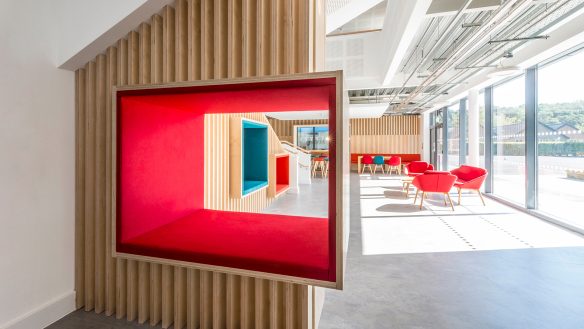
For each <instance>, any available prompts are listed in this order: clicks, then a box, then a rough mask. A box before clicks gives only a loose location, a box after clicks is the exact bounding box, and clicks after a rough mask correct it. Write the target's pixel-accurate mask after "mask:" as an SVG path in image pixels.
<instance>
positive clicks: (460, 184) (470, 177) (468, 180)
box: [450, 165, 488, 206]
mask: <svg viewBox="0 0 584 329" xmlns="http://www.w3.org/2000/svg"><path fill="white" fill-rule="evenodd" d="M450 173H451V174H453V175H455V176H456V177H457V179H456V182H455V183H454V187H456V189H457V190H458V204H459V205H460V196H461V191H462V190H471V191H476V192H477V194H478V195H479V197H480V198H481V202H482V203H483V206H485V205H486V204H485V200H484V199H483V195H482V193H481V186H482V185H483V183H484V182H485V179H486V178H487V175H488V172H487V170H486V169H483V168H479V167H473V166H467V165H462V166H460V167H459V168H456V169H454V170H452V171H450Z"/></svg>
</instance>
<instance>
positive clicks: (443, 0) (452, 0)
mask: <svg viewBox="0 0 584 329" xmlns="http://www.w3.org/2000/svg"><path fill="white" fill-rule="evenodd" d="M464 1H465V0H433V1H432V4H431V5H430V8H428V11H427V12H426V14H427V15H428V16H430V17H436V16H447V15H454V14H456V13H457V12H458V11H459V10H460V8H462V6H463V5H464ZM500 5H501V0H474V1H473V2H471V3H470V5H469V6H468V8H467V9H465V11H464V12H465V13H466V12H472V11H484V10H493V9H496V8H497V7H499V6H500Z"/></svg>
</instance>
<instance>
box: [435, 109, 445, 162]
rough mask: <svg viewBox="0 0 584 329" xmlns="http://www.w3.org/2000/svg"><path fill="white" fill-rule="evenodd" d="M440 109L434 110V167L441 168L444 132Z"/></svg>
mask: <svg viewBox="0 0 584 329" xmlns="http://www.w3.org/2000/svg"><path fill="white" fill-rule="evenodd" d="M443 114H444V112H443V111H442V110H439V111H436V169H438V170H442V161H443V160H442V159H443V157H444V133H443V127H444V126H443V120H442V115H443Z"/></svg>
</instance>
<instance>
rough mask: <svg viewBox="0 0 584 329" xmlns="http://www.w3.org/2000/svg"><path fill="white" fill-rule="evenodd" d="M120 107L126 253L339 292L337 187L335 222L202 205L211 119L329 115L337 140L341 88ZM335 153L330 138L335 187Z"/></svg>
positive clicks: (138, 99)
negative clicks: (207, 120)
mask: <svg viewBox="0 0 584 329" xmlns="http://www.w3.org/2000/svg"><path fill="white" fill-rule="evenodd" d="M116 104H117V105H116V106H117V158H116V159H117V185H116V188H117V204H116V207H117V208H116V237H115V238H116V251H117V252H118V253H123V254H132V255H137V256H148V257H157V258H163V259H169V260H175V261H185V262H192V263H198V264H207V265H214V266H222V267H229V268H235V269H243V270H251V271H259V272H266V273H273V274H282V275H288V276H293V277H299V278H307V279H314V280H322V281H329V282H336V240H335V238H336V231H335V228H336V221H335V216H336V212H335V209H336V199H335V191H336V186H335V179H329V180H328V182H329V216H328V218H319V217H298V216H285V215H274V214H258V213H239V212H227V211H218V210H210V209H204V204H203V200H204V175H205V173H204V156H205V154H204V145H205V143H204V136H205V134H204V115H205V114H207V113H250V112H279V111H282V112H283V111H311V110H329V131H330V133H331V135H332V136H335V131H336V129H335V121H336V120H335V118H336V115H335V114H336V113H335V111H336V108H335V104H336V80H335V78H318V79H305V80H293V81H277V82H255V83H239V84H228V85H206V86H189V87H168V88H152V89H134V90H120V91H117V94H116ZM335 151H336V145H335V139H334V138H331V142H330V145H329V152H330V164H329V172H330V174H331V177H335V176H334V175H335V174H334V173H335ZM280 159H282V160H280ZM284 160H288V158H287V157H281V158H280V157H279V158H277V167H280V166H281V170H277V173H276V177H277V183H278V184H281V185H282V186H280V188H284V187H283V186H284V185H289V181H288V176H287V173H288V169H289V168H288V167H289V164H288V162H287V161H284ZM284 167H286V168H284ZM284 171H285V172H286V175H284Z"/></svg>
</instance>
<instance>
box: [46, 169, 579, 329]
mask: <svg viewBox="0 0 584 329" xmlns="http://www.w3.org/2000/svg"><path fill="white" fill-rule="evenodd" d="M400 182H401V181H400V178H398V177H395V176H392V177H388V176H384V175H377V176H374V177H371V176H368V175H363V176H359V175H356V174H353V175H352V176H351V234H350V246H349V253H348V259H347V271H346V278H345V289H344V290H343V291H332V290H330V291H327V294H326V301H325V306H324V310H323V314H322V318H321V322H320V327H319V328H320V329H333V328H334V329H349V328H350V329H353V328H355V329H357V328H359V329H367V328H375V329H377V328H416V329H421V328H432V329H433V328H437V329H440V328H448V329H455V328H464V329H466V328H472V329H475V328H529V329H531V328H550V329H551V328H584V247H578V246H579V245H584V239H583V238H582V237H581V236H580V235H576V234H573V233H570V232H568V231H565V230H563V229H560V228H558V227H556V226H553V225H551V224H547V223H545V222H542V221H540V220H538V219H535V218H533V217H531V216H527V215H524V214H522V213H518V212H517V211H514V210H513V209H511V208H508V207H505V206H502V205H500V204H498V203H496V202H494V201H492V200H486V201H487V203H488V204H487V207H484V206H482V204H480V200H479V199H478V198H477V197H473V196H465V197H464V198H463V202H462V203H463V205H462V206H456V211H455V212H452V210H450V208H449V207H445V206H444V204H443V200H442V199H441V197H440V196H437V197H431V198H430V200H429V201H428V203H426V206H425V208H424V209H423V210H422V211H420V210H419V209H418V208H417V207H416V206H414V205H413V199H412V198H411V197H410V198H409V199H406V198H405V194H403V193H402V191H401V188H400ZM301 192H304V193H301V194H298V195H292V194H291V195H284V196H282V197H281V198H279V199H278V200H276V202H274V203H273V204H272V205H271V206H270V207H269V208H267V209H266V212H273V213H289V214H297V215H315V216H326V208H323V207H321V204H322V200H323V198H326V195H327V193H326V184H325V181H324V180H323V181H317V182H316V184H314V185H313V186H311V187H308V186H305V188H304V189H302V187H301ZM324 200H325V201H326V199H324ZM324 204H326V202H324ZM560 246H573V247H560ZM435 251H440V252H435ZM49 328H50V329H69V328H79V329H97V328H112V329H113V328H115V329H125V328H128V329H130V328H150V326H148V325H138V324H136V323H128V322H127V321H125V320H119V321H117V320H115V319H113V318H111V317H105V316H103V315H96V314H94V313H91V312H84V311H77V312H74V313H72V314H70V315H68V316H67V317H65V318H64V319H62V320H60V321H58V322H57V323H55V324H53V325H52V326H50V327H49Z"/></svg>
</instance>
